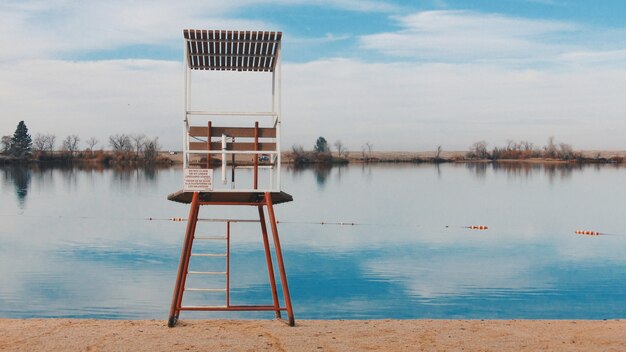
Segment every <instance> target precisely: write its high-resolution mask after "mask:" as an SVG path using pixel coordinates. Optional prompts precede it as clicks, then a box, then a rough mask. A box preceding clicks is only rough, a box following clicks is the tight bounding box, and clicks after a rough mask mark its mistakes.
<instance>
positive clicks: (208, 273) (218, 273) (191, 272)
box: [187, 271, 226, 275]
mask: <svg viewBox="0 0 626 352" xmlns="http://www.w3.org/2000/svg"><path fill="white" fill-rule="evenodd" d="M187 274H190V275H226V272H225V271H190V272H188V273H187Z"/></svg>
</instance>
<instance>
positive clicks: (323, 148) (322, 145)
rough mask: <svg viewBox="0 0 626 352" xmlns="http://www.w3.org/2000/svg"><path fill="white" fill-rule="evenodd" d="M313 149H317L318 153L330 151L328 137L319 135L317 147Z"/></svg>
mask: <svg viewBox="0 0 626 352" xmlns="http://www.w3.org/2000/svg"><path fill="white" fill-rule="evenodd" d="M313 150H315V151H316V152H317V153H327V152H329V151H330V148H329V147H328V142H327V141H326V138H324V137H319V138H318V139H317V141H316V142H315V147H313Z"/></svg>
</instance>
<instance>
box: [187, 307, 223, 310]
mask: <svg viewBox="0 0 626 352" xmlns="http://www.w3.org/2000/svg"><path fill="white" fill-rule="evenodd" d="M225 308H228V306H182V307H180V309H181V310H202V309H225Z"/></svg>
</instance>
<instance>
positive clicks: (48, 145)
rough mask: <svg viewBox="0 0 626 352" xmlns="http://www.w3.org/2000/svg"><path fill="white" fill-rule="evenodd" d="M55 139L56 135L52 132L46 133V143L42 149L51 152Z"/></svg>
mask: <svg viewBox="0 0 626 352" xmlns="http://www.w3.org/2000/svg"><path fill="white" fill-rule="evenodd" d="M56 140H57V136H55V135H53V134H48V135H46V145H45V148H44V150H45V151H47V152H49V153H52V151H53V150H54V143H56Z"/></svg>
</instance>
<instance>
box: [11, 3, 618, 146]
mask: <svg viewBox="0 0 626 352" xmlns="http://www.w3.org/2000/svg"><path fill="white" fill-rule="evenodd" d="M185 28H194V29H228V30H273V31H282V32H283V44H282V55H283V66H282V76H283V78H282V112H283V130H282V138H283V139H282V145H283V149H288V148H290V147H291V146H292V145H294V144H299V145H302V146H303V147H305V149H309V148H312V147H313V145H314V144H315V140H316V139H317V137H319V136H324V137H325V138H326V139H327V140H328V141H329V143H331V144H332V143H334V141H336V140H341V141H342V143H343V144H344V146H347V147H348V149H349V150H352V151H360V150H361V149H362V147H363V145H364V144H365V143H366V142H369V143H371V144H373V146H374V150H387V151H390V150H405V151H428V150H434V149H436V148H437V146H442V148H443V149H444V150H466V149H468V147H469V146H470V145H471V144H473V143H474V142H477V141H481V140H484V141H486V142H487V143H488V144H489V146H490V147H494V146H503V145H505V144H506V143H507V141H509V140H515V141H518V140H527V141H530V142H533V143H535V145H538V146H541V145H544V144H545V143H546V141H547V139H548V138H549V137H550V136H554V137H555V139H556V141H557V142H564V143H569V144H571V145H572V146H573V147H574V148H575V149H586V150H593V149H608V150H624V149H626V137H624V136H625V135H626V99H625V98H624V96H625V95H626V94H625V93H624V92H626V2H625V1H621V0H603V1H587V0H571V1H565V0H475V1H461V0H415V1H391V0H390V1H377V0H361V1H358V0H334V1H331V0H308V1H304V0H244V1H228V2H227V1H222V0H219V1H218V0H206V1H184V0H179V1H162V0H153V1H143V0H124V1H121V0H111V1H70V0H0V134H1V135H10V134H12V133H13V132H14V130H15V127H16V125H17V123H18V122H19V121H21V120H24V121H25V122H26V124H27V126H28V128H29V131H30V133H31V134H32V135H33V137H34V136H35V135H36V134H37V133H42V134H54V135H56V136H57V141H60V140H62V139H63V138H65V136H67V135H73V134H76V135H78V136H79V137H80V138H81V140H82V142H84V141H85V140H87V139H88V138H90V137H95V138H97V139H98V140H99V141H100V143H99V144H98V145H96V148H99V147H101V148H105V149H107V148H109V145H108V138H109V136H110V135H113V134H117V133H127V134H138V133H143V134H146V135H148V136H151V137H158V138H159V141H160V143H161V144H162V146H163V149H165V150H180V149H182V145H181V141H182V116H183V112H182V111H183V106H182V105H183V63H182V49H183V40H182V30H183V29H185ZM253 75H254V74H253ZM246 77H248V76H246ZM246 79H247V78H246ZM260 79H261V78H259V77H252V78H251V80H252V82H253V83H251V84H250V85H247V84H246V83H243V85H242V82H241V78H240V77H237V78H236V79H234V80H233V81H232V82H230V81H228V79H227V78H224V77H219V78H218V79H216V81H217V82H220V87H223V93H221V94H223V96H231V95H232V94H230V93H226V92H237V91H238V90H239V89H244V88H242V87H243V86H246V87H250V86H251V87H255V84H259V87H264V84H266V83H263V82H261V83H258V82H256V81H257V80H260ZM229 82H230V83H229ZM244 90H245V89H244ZM220 91H222V89H220ZM226 100H228V99H226ZM57 144H59V142H57ZM81 147H83V148H85V147H86V145H85V144H84V143H82V144H81Z"/></svg>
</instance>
